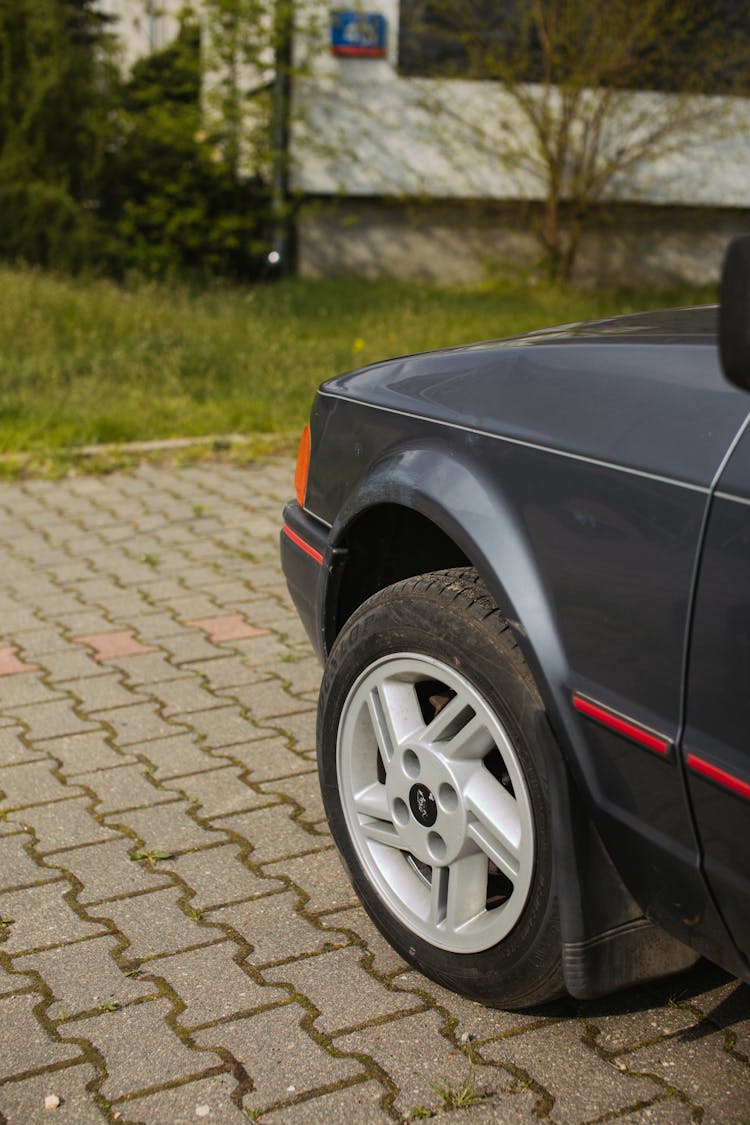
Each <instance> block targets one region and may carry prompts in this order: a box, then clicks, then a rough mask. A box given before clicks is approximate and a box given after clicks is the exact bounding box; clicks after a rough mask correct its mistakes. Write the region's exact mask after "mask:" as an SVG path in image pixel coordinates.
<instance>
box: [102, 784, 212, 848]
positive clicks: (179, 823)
mask: <svg viewBox="0 0 750 1125" xmlns="http://www.w3.org/2000/svg"><path fill="white" fill-rule="evenodd" d="M164 792H165V795H166V796H168V797H170V798H174V794H173V793H169V792H168V791H166V790H165V791H164ZM193 809H194V806H193V805H192V804H190V802H189V801H181V800H179V799H178V800H171V801H170V803H169V804H160V805H154V806H152V807H151V808H141V809H133V810H129V811H128V812H126V813H121V814H118V813H112V814H111V816H110V817H109V818H108V819H109V821H110V823H111V824H119V823H122V824H127V826H128V828H130V829H131V830H132V831H133V832H135V833H136V835H137V836H138V837H139V838H140V839H141V840H142V841H143V850H145V851H148V850H149V849H151V848H157V849H159V851H169V852H182V851H185V850H186V849H188V848H196V847H205V846H206V844H211V843H223V841H224V840H225V839H226V833H224V832H222V831H221V824H219V826H218V827H216V828H207V827H206V826H205V825H202V824H199V823H198V822H197V821H196V820H195V819H193V817H191V816H190V813H191V812H192V811H193Z"/></svg>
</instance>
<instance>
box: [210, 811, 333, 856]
mask: <svg viewBox="0 0 750 1125" xmlns="http://www.w3.org/2000/svg"><path fill="white" fill-rule="evenodd" d="M293 812H294V806H292V805H286V804H284V805H273V806H271V808H266V809H258V810H257V812H249V813H243V814H241V815H240V816H229V817H225V818H224V819H223V820H222V821H221V822H220V823H221V825H222V827H223V828H231V829H232V831H233V832H236V833H238V835H240V836H243V837H244V838H245V839H246V840H247V841H248V842H249V843H250V844H251V845H252V848H253V852H252V859H253V862H254V863H264V862H266V861H267V860H269V859H275V858H276V857H277V856H291V855H299V854H301V853H303V852H309V851H313V850H316V849H317V848H319V847H321V846H322V845H323V844H325V843H326V841H325V840H321V839H320V838H319V837H316V836H314V835H312V834H311V833H309V832H306V831H305V829H304V828H300V826H299V825H298V824H297V823H296V822H295V821H294V820H293V819H292V814H293Z"/></svg>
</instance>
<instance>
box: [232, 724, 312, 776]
mask: <svg viewBox="0 0 750 1125" xmlns="http://www.w3.org/2000/svg"><path fill="white" fill-rule="evenodd" d="M286 743H287V739H286V738H284V737H283V736H280V735H272V736H271V737H270V738H259V739H258V740H257V741H256V742H248V743H247V744H246V745H244V746H232V747H231V748H229V750H228V751H227V753H230V754H231V755H232V757H233V758H235V759H236V760H237V761H240V762H242V764H243V765H244V766H246V767H247V769H248V770H249V771H250V778H251V780H252V781H253V782H258V781H267V780H268V779H269V778H274V779H276V778H280V777H291V776H292V775H293V774H297V773H307V772H308V771H309V770H310V769H312V768H314V767H313V765H312V764H311V763H310V762H309V761H308V760H307V759H306V758H303V757H301V756H300V755H299V754H295V753H294V751H292V750H287V749H286Z"/></svg>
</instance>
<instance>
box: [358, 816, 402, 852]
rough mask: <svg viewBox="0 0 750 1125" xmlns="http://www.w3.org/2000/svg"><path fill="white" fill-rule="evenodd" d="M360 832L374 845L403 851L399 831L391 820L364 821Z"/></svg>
mask: <svg viewBox="0 0 750 1125" xmlns="http://www.w3.org/2000/svg"><path fill="white" fill-rule="evenodd" d="M359 830H360V832H361V833H362V835H363V836H364V837H365V839H367V840H370V841H371V842H373V843H376V844H386V845H387V846H388V847H389V848H398V849H399V850H400V849H401V843H400V840H399V835H398V831H397V829H396V827H395V825H394V824H392V823H391V821H390V820H364V821H362V822H361V823H360V826H359Z"/></svg>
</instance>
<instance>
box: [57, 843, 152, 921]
mask: <svg viewBox="0 0 750 1125" xmlns="http://www.w3.org/2000/svg"><path fill="white" fill-rule="evenodd" d="M136 850H137V849H136V844H135V841H134V840H130V839H116V840H110V841H109V842H108V843H103V844H92V845H91V846H86V847H82V848H72V849H71V850H70V851H58V852H56V853H55V855H54V856H53V857H52V860H51V862H53V863H55V864H57V865H59V866H62V867H64V868H65V870H66V871H69V872H70V873H71V874H72V875H75V876H76V878H77V879H80V881H81V882H82V883H83V890H82V891H81V894H80V898H79V901H80V902H81V903H84V904H86V903H90V902H100V901H107V900H108V899H111V898H116V897H117V896H119V895H126V894H132V893H133V892H134V891H149V890H153V889H154V888H155V887H163V886H164V884H165V883H168V882H169V875H168V874H167V873H166V872H163V871H157V870H154V871H148V870H146V867H145V865H144V864H143V863H138V862H136V861H135V860H133V859H131V858H130V855H131V852H134V851H136ZM94 913H96V914H99V913H101V912H100V911H99V910H96V911H95V912H94Z"/></svg>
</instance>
